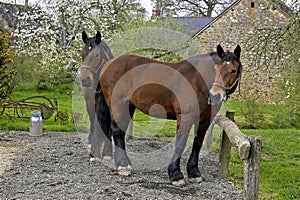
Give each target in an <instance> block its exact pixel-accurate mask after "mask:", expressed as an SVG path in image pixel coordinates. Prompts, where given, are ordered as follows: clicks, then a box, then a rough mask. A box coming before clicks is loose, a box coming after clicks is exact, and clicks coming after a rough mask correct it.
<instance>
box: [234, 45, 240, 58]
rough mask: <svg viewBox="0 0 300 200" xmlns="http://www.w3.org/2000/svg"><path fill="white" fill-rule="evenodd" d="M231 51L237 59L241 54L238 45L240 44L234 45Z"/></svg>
mask: <svg viewBox="0 0 300 200" xmlns="http://www.w3.org/2000/svg"><path fill="white" fill-rule="evenodd" d="M233 53H234V55H235V56H236V57H237V59H238V60H239V59H240V56H241V47H240V45H237V46H236V48H235V49H234V52H233Z"/></svg>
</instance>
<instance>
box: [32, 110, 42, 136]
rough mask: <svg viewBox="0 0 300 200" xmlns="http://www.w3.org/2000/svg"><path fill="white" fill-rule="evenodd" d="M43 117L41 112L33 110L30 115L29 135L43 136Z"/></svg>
mask: <svg viewBox="0 0 300 200" xmlns="http://www.w3.org/2000/svg"><path fill="white" fill-rule="evenodd" d="M42 124H43V119H42V115H41V113H40V112H33V113H32V115H31V117H30V128H29V135H31V136H41V135H42Z"/></svg>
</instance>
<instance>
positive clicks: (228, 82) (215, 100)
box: [208, 45, 242, 106]
mask: <svg viewBox="0 0 300 200" xmlns="http://www.w3.org/2000/svg"><path fill="white" fill-rule="evenodd" d="M217 55H218V57H219V59H218V61H217V62H216V65H215V72H216V73H215V79H214V82H213V83H212V87H211V88H210V90H209V97H208V104H210V105H212V106H213V105H216V104H219V103H221V102H222V101H223V100H226V99H227V98H228V95H230V94H232V93H233V92H234V91H235V89H236V88H237V86H238V84H239V81H240V78H241V73H242V64H241V62H240V55H241V47H240V46H239V45H237V47H236V48H235V49H234V52H233V53H232V52H229V51H227V52H224V50H223V48H222V47H221V45H218V46H217Z"/></svg>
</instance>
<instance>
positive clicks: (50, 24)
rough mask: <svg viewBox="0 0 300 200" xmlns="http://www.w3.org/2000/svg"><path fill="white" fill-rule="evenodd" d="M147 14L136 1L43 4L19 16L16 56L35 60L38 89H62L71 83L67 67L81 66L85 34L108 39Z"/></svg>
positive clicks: (54, 0)
mask: <svg viewBox="0 0 300 200" xmlns="http://www.w3.org/2000/svg"><path fill="white" fill-rule="evenodd" d="M143 13H144V10H143V9H142V8H141V5H140V4H139V3H136V2H135V1H134V0H102V1H93V0H89V1H79V0H66V1H59V0H51V1H50V0H41V1H39V2H37V4H36V5H33V6H31V7H28V8H27V9H24V11H21V12H19V13H18V14H17V18H18V19H19V20H20V22H19V24H18V28H17V30H16V31H15V33H14V34H15V36H16V37H17V43H16V45H15V49H14V52H15V55H18V56H19V57H22V58H27V59H28V60H31V63H32V65H31V68H32V69H31V71H33V72H34V74H35V79H36V77H38V80H36V81H37V84H38V87H39V86H40V85H43V84H47V86H52V85H59V84H61V83H63V82H65V81H68V79H66V77H69V76H68V75H67V74H68V73H69V71H67V70H66V68H65V66H69V65H68V64H70V63H78V64H79V63H80V62H81V61H80V51H81V48H82V41H81V32H82V30H86V31H87V32H92V33H95V32H96V30H99V31H101V32H102V33H103V36H104V38H108V37H109V36H110V35H112V34H113V33H114V32H115V30H116V29H122V25H123V24H124V23H126V22H127V21H129V20H130V19H132V18H134V17H136V16H141V15H143ZM120 19H122V20H120ZM19 67H21V65H19Z"/></svg>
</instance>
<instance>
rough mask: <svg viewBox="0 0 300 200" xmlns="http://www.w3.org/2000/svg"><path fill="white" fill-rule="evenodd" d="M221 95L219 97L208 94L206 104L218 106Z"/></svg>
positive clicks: (221, 98) (221, 99)
mask: <svg viewBox="0 0 300 200" xmlns="http://www.w3.org/2000/svg"><path fill="white" fill-rule="evenodd" d="M223 99H224V98H223V95H221V94H220V93H218V94H211V93H209V95H208V104H209V105H212V106H215V105H217V104H220V103H221V102H222V101H223Z"/></svg>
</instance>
